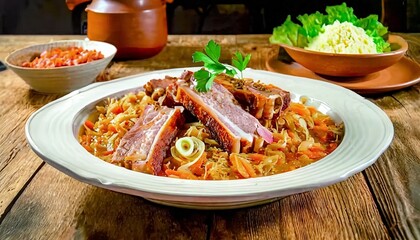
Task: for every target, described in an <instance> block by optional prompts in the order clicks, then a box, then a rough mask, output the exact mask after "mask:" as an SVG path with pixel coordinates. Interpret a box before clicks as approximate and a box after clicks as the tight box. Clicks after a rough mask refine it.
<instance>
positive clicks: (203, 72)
mask: <svg viewBox="0 0 420 240" xmlns="http://www.w3.org/2000/svg"><path fill="white" fill-rule="evenodd" d="M220 53H221V48H220V45H218V44H217V43H216V42H215V41H214V40H210V41H209V42H208V43H207V45H206V47H205V48H204V52H195V53H194V54H193V55H192V59H193V62H195V63H196V62H203V63H204V68H202V69H200V70H198V71H197V72H195V73H194V78H195V79H196V81H197V85H196V87H195V89H196V90H197V91H199V92H207V91H209V90H210V88H211V86H212V85H213V81H214V78H215V77H216V76H217V75H218V74H220V73H226V74H227V75H229V76H232V77H234V76H235V75H236V74H238V71H236V69H235V68H233V67H232V66H230V65H226V64H222V63H220V62H219V58H220ZM250 59H251V54H247V55H246V56H245V57H243V56H242V54H241V53H240V52H239V51H236V53H235V55H234V57H233V58H232V64H233V65H234V66H235V67H236V68H237V69H238V70H239V71H240V73H241V78H242V77H243V75H242V71H243V70H245V68H246V66H247V65H248V63H249V60H250Z"/></svg>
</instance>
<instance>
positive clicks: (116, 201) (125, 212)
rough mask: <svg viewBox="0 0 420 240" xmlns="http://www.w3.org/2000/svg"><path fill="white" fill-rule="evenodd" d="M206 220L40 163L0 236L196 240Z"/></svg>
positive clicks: (203, 214) (204, 231) (202, 214)
mask: <svg viewBox="0 0 420 240" xmlns="http://www.w3.org/2000/svg"><path fill="white" fill-rule="evenodd" d="M40 190H42V191H40ZM209 219H211V212H206V211H193V210H185V209H179V208H172V207H165V206H161V205H157V204H154V203H151V202H148V201H146V200H144V199H142V198H140V197H135V196H131V195H127V194H122V193H117V192H113V191H109V190H105V189H101V188H97V187H94V186H90V185H88V184H84V183H81V182H79V181H77V180H75V179H73V178H71V177H69V176H67V175H65V174H63V173H61V172H59V171H57V170H56V169H54V168H52V167H51V166H50V165H48V164H45V166H44V167H43V168H42V169H41V170H40V171H39V172H38V174H37V175H36V176H35V177H34V178H33V180H32V181H31V183H30V184H29V185H28V186H27V188H26V189H25V190H24V192H23V193H22V195H21V196H20V197H19V199H18V200H17V201H16V203H15V204H14V206H13V208H12V209H11V211H10V212H9V213H8V214H7V216H6V217H5V219H4V220H3V222H2V223H1V225H0V238H1V239H8V238H10V239H198V240H199V239H206V234H207V224H208V221H209Z"/></svg>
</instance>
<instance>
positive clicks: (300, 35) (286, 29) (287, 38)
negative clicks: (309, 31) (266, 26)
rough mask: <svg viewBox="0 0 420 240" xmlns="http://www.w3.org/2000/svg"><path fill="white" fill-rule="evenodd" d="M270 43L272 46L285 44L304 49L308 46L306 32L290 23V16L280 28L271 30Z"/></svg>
mask: <svg viewBox="0 0 420 240" xmlns="http://www.w3.org/2000/svg"><path fill="white" fill-rule="evenodd" d="M270 42H271V43H274V44H287V45H291V46H297V47H304V46H307V45H308V39H307V35H306V31H305V30H304V29H303V27H302V26H300V25H299V24H296V23H294V22H293V21H292V19H291V17H290V15H288V16H287V18H286V20H285V21H284V23H283V24H282V25H281V26H278V27H275V28H274V29H273V34H272V35H271V37H270Z"/></svg>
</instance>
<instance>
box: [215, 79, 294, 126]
mask: <svg viewBox="0 0 420 240" xmlns="http://www.w3.org/2000/svg"><path fill="white" fill-rule="evenodd" d="M214 81H215V82H217V83H219V84H222V85H223V86H224V87H226V88H227V89H228V90H229V91H230V92H231V93H232V94H233V96H234V97H235V99H236V100H238V102H239V103H240V104H241V105H242V106H243V107H244V108H245V109H246V110H247V111H249V112H250V113H251V114H252V115H253V116H255V117H256V118H257V119H264V120H268V119H273V117H274V116H276V115H278V114H280V113H281V111H283V110H284V109H286V108H287V107H288V106H289V104H290V93H289V92H288V91H285V90H283V89H281V88H278V87H276V86H274V85H272V84H263V83H260V82H254V81H253V80H251V79H236V78H233V77H231V76H229V75H226V74H219V75H218V76H217V77H216V78H215V80H214Z"/></svg>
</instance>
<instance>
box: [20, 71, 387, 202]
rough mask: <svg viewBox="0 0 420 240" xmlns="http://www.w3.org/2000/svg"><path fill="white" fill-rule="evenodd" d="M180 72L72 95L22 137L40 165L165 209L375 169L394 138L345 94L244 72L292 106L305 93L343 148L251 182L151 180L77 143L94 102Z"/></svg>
mask: <svg viewBox="0 0 420 240" xmlns="http://www.w3.org/2000/svg"><path fill="white" fill-rule="evenodd" d="M184 70H185V69H170V70H163V71H156V72H150V73H145V74H140V75H135V76H130V77H126V78H122V79H118V80H114V81H109V82H102V83H94V84H92V85H89V86H87V87H84V88H82V89H80V90H76V91H74V92H72V93H70V94H68V95H66V96H64V97H62V98H60V99H58V100H56V101H54V102H51V103H49V104H47V105H45V106H44V107H42V108H41V109H39V110H38V111H37V112H35V113H34V114H33V115H32V116H31V117H30V118H29V120H28V122H27V124H26V129H25V130H26V136H27V140H28V142H29V144H30V146H31V147H32V149H33V150H34V152H35V153H36V154H38V155H39V156H40V157H41V158H42V159H43V160H44V161H45V162H47V163H48V164H50V165H52V166H53V167H55V168H57V169H58V170H60V171H62V172H64V173H65V174H68V175H70V176H72V177H74V178H75V179H78V180H80V181H82V182H86V183H89V184H92V185H95V186H98V187H102V188H106V189H110V190H113V191H117V192H122V193H127V194H132V195H137V196H141V197H144V198H146V199H148V200H150V201H153V202H158V203H161V204H165V205H171V206H178V207H185V208H198V209H228V208H238V207H246V206H252V205H257V204H262V203H266V202H270V201H274V200H276V199H278V198H281V197H285V196H288V195H291V194H296V193H301V192H305V191H311V190H314V189H317V188H320V187H324V186H328V185H331V184H334V183H337V182H340V181H344V180H346V179H347V178H348V177H350V176H352V175H354V174H356V173H358V172H360V171H362V170H364V169H365V168H367V167H368V166H370V165H371V164H373V163H374V162H375V161H376V160H377V159H378V157H379V156H380V155H381V154H382V153H383V152H384V151H385V150H386V148H387V147H388V146H389V144H390V143H391V141H392V138H393V134H394V129H393V126H392V123H391V121H390V120H389V118H388V117H387V115H386V114H385V113H384V112H383V111H382V110H381V109H379V108H378V107H377V106H376V105H374V104H373V103H371V102H370V101H368V100H366V99H365V98H363V97H361V96H359V95H357V94H356V93H354V92H352V91H350V90H347V89H345V88H342V87H340V86H336V85H333V84H329V83H326V82H322V81H314V80H313V79H306V78H299V77H293V76H288V75H282V74H278V73H272V72H267V71H260V70H252V69H247V70H246V71H245V72H244V76H245V77H247V78H253V79H255V80H261V81H263V82H266V83H272V84H275V85H277V86H279V87H281V88H283V89H285V90H288V91H290V92H292V93H293V94H292V95H293V96H292V100H293V101H297V100H298V99H299V97H301V96H307V97H309V98H310V101H309V103H310V104H312V105H315V106H316V107H317V108H318V109H319V110H320V111H322V112H324V113H327V114H329V115H330V116H332V117H333V119H334V120H335V121H337V122H340V121H343V122H344V125H345V136H344V139H343V141H342V143H341V145H340V146H339V147H338V148H337V149H336V150H335V151H334V152H332V153H331V154H330V155H329V156H327V157H325V158H324V159H322V160H320V161H318V162H315V163H313V164H311V165H308V166H306V167H303V168H300V169H297V170H294V171H290V172H286V173H282V174H277V175H273V176H267V177H260V178H253V179H243V180H226V181H200V180H182V179H173V178H167V177H158V176H152V175H148V174H143V173H139V172H135V171H131V170H127V169H125V168H122V167H118V166H114V165H112V164H109V163H106V162H104V161H102V160H100V159H99V158H96V157H95V156H93V155H91V154H90V153H88V152H87V151H86V150H85V149H84V148H83V147H82V146H81V145H80V144H79V143H78V140H77V136H78V132H79V129H80V127H81V125H82V124H83V122H84V121H85V119H86V118H87V116H88V114H89V113H90V112H91V111H92V109H93V107H94V105H95V104H97V103H98V102H100V101H102V100H103V99H104V98H106V97H109V96H122V95H123V94H124V93H126V92H128V91H130V90H132V89H135V88H137V87H139V86H143V85H144V84H145V83H146V82H147V81H148V80H150V79H156V78H164V76H165V75H169V76H180V75H181V73H182V72H183V71H184ZM190 70H196V68H190Z"/></svg>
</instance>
